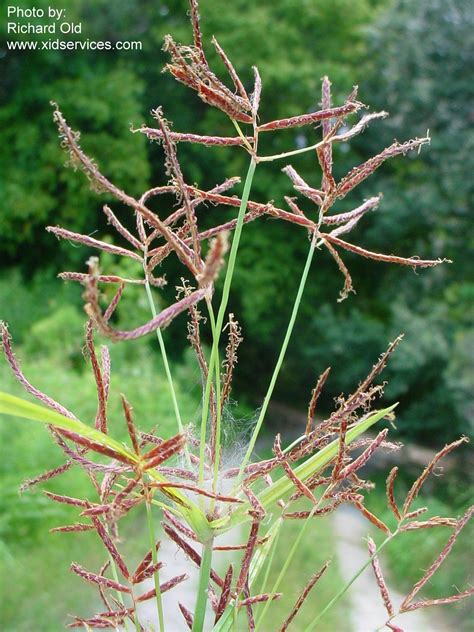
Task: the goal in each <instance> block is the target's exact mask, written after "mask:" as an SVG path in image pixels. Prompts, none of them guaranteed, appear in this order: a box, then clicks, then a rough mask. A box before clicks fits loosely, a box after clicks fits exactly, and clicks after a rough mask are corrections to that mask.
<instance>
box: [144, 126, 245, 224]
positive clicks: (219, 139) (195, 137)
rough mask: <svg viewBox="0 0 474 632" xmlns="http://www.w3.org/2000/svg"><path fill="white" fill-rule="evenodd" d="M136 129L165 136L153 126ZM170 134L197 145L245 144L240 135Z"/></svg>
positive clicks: (156, 137)
mask: <svg viewBox="0 0 474 632" xmlns="http://www.w3.org/2000/svg"><path fill="white" fill-rule="evenodd" d="M134 131H137V132H142V134H145V135H146V136H147V137H148V138H150V139H151V140H160V139H161V138H162V137H163V134H162V132H161V130H159V129H154V128H153V127H146V126H145V125H143V126H142V127H140V128H139V129H138V130H134ZM169 136H170V138H171V140H172V141H173V142H174V143H194V144H197V145H208V146H213V145H215V146H218V147H219V146H220V147H226V146H229V147H230V146H238V145H243V144H244V141H243V139H242V138H241V137H240V136H202V135H200V134H188V133H181V132H172V131H170V133H169ZM246 140H247V141H248V142H251V141H252V140H253V139H252V137H251V136H247V137H246ZM168 222H169V220H166V223H168Z"/></svg>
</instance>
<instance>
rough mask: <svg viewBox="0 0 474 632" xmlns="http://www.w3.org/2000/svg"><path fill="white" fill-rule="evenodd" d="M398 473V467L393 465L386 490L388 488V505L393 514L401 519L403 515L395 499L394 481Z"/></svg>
mask: <svg viewBox="0 0 474 632" xmlns="http://www.w3.org/2000/svg"><path fill="white" fill-rule="evenodd" d="M397 473H398V467H396V466H395V467H393V468H392V469H391V470H390V474H389V475H388V477H387V483H386V490H387V502H388V506H389V507H390V509H391V510H392V513H393V515H394V516H395V518H396V519H397V520H401V518H402V516H401V514H400V510H399V509H398V505H397V501H396V500H395V492H394V483H395V478H396V476H397Z"/></svg>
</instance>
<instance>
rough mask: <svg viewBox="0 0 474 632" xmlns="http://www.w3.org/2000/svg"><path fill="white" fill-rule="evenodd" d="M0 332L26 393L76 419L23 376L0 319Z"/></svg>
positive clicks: (14, 370)
mask: <svg viewBox="0 0 474 632" xmlns="http://www.w3.org/2000/svg"><path fill="white" fill-rule="evenodd" d="M0 332H1V336H2V348H3V353H4V354H5V358H6V360H7V362H8V364H9V365H10V368H11V370H12V371H13V373H14V375H15V377H16V378H17V380H18V381H19V382H20V384H21V385H22V386H23V387H24V389H25V390H26V391H27V393H30V395H33V397H36V399H38V400H39V401H40V402H41V403H42V404H45V406H47V407H48V408H51V409H52V410H55V411H56V412H58V413H59V414H60V415H64V416H65V417H69V419H77V417H76V416H75V415H74V414H73V413H72V412H71V411H69V410H67V408H64V406H61V404H59V403H58V402H56V401H55V400H54V399H52V398H51V397H49V396H48V395H45V393H42V392H41V391H40V390H38V389H37V388H35V387H34V386H33V385H32V384H30V382H29V381H28V380H27V379H26V377H25V376H24V374H23V372H22V370H21V368H20V365H19V363H18V361H17V359H16V358H15V354H14V353H13V349H12V345H11V337H10V333H9V331H8V327H7V324H6V323H4V322H3V321H0ZM51 471H53V470H51Z"/></svg>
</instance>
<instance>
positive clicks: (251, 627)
mask: <svg viewBox="0 0 474 632" xmlns="http://www.w3.org/2000/svg"><path fill="white" fill-rule="evenodd" d="M243 594H244V597H245V599H244V600H243V601H241V602H240V603H238V604H237V607H239V606H243V607H244V608H245V609H246V611H247V623H248V630H249V632H254V630H255V618H254V616H253V609H252V601H251V597H250V588H249V582H248V579H247V581H246V582H245V586H244V588H243Z"/></svg>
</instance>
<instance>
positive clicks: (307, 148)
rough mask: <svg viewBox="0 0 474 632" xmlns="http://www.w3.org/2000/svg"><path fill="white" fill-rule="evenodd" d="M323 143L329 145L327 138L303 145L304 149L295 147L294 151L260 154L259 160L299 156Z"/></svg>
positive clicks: (271, 160)
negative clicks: (271, 154)
mask: <svg viewBox="0 0 474 632" xmlns="http://www.w3.org/2000/svg"><path fill="white" fill-rule="evenodd" d="M323 145H327V140H320V141H319V142H318V143H315V144H314V145H309V146H308V147H303V148H302V149H294V150H293V151H285V152H283V153H281V154H274V155H273V156H258V157H257V162H273V161H274V160H279V159H280V158H289V157H290V156H297V155H298V154H304V153H306V152H308V151H314V150H315V149H318V148H319V147H322V146H323Z"/></svg>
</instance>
